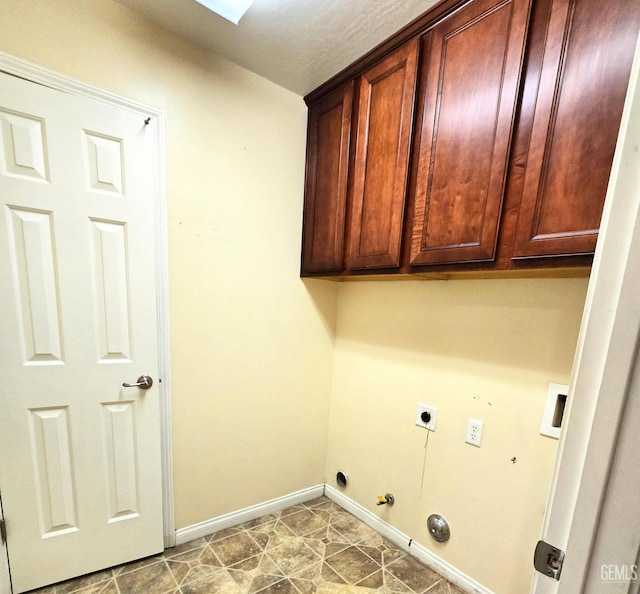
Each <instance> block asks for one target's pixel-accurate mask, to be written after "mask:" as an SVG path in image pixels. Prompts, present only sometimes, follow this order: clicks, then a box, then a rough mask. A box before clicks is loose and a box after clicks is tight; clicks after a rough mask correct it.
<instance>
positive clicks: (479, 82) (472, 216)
mask: <svg viewBox="0 0 640 594" xmlns="http://www.w3.org/2000/svg"><path fill="white" fill-rule="evenodd" d="M529 6H530V2H529V0H506V1H505V0H500V1H498V2H496V0H477V1H476V2H472V3H469V4H468V5H466V6H465V7H464V8H462V9H461V10H460V11H458V12H456V13H455V14H454V15H452V16H451V17H450V18H448V19H445V20H444V21H443V22H442V23H440V24H439V25H437V26H436V27H435V28H434V29H433V30H432V31H430V32H429V33H427V34H426V35H425V37H424V40H423V53H424V54H425V56H426V57H425V60H424V62H423V69H422V75H421V85H422V98H421V99H422V113H421V120H420V138H419V143H418V144H417V146H418V149H417V158H418V171H417V180H416V189H415V200H414V213H413V231H412V245H411V264H412V265H421V264H440V263H446V262H474V261H483V260H491V259H493V258H494V255H495V246H496V240H497V234H498V225H499V221H500V215H501V208H502V198H503V193H504V186H505V178H506V168H507V159H508V154H509V147H510V143H511V134H512V129H513V119H514V114H515V108H516V100H517V91H518V82H519V76H520V69H521V64H522V57H523V52H524V42H525V34H526V28H527V23H528V17H529Z"/></svg>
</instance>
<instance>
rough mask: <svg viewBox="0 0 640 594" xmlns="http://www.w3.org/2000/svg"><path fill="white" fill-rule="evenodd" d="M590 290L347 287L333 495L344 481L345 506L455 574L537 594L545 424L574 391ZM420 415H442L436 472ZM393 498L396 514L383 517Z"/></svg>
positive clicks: (433, 444) (508, 285)
mask: <svg viewBox="0 0 640 594" xmlns="http://www.w3.org/2000/svg"><path fill="white" fill-rule="evenodd" d="M586 287H587V279H546V280H524V279H522V280H472V281H448V282H442V281H432V282H406V283H367V284H365V283H358V284H350V285H344V286H341V287H340V294H339V299H338V325H337V331H336V346H335V359H334V377H333V396H332V404H331V421H330V430H329V453H328V461H327V479H328V480H327V482H328V483H329V484H333V485H334V486H335V473H336V471H337V470H339V469H341V470H343V471H344V472H346V473H347V475H348V476H349V484H348V486H347V488H346V489H345V491H344V493H345V495H347V496H348V497H350V498H352V499H354V500H356V501H357V502H358V503H360V504H361V505H363V506H365V507H366V508H368V509H369V510H371V511H373V512H374V513H376V514H378V515H379V516H380V517H381V518H382V519H384V520H385V521H387V522H390V523H391V524H392V525H393V526H395V527H396V528H398V529H399V530H401V531H402V532H404V533H405V534H407V535H408V536H409V537H411V538H413V539H414V540H415V541H417V542H419V543H420V544H422V545H424V546H426V547H427V548H428V549H430V550H431V551H432V552H434V553H435V554H436V555H438V556H440V557H441V558H443V559H444V560H445V561H447V562H449V563H450V564H451V565H453V566H454V567H457V568H458V569H459V570H461V571H463V572H464V573H466V574H467V575H469V576H471V577H472V578H474V579H475V580H477V581H478V582H480V583H481V584H483V585H485V586H487V587H489V588H491V589H492V590H494V591H495V592H497V593H499V594H515V593H520V592H528V587H529V581H530V579H531V573H532V568H531V559H532V554H533V548H534V547H535V543H536V542H537V540H538V536H539V533H540V529H541V526H542V516H543V513H544V508H545V504H546V500H547V496H548V492H549V485H550V480H551V473H552V470H553V465H554V461H555V453H556V447H557V443H558V442H557V441H556V440H554V439H552V438H549V437H544V436H541V435H540V434H539V428H540V421H541V419H542V412H543V409H544V402H545V397H546V392H547V387H548V383H549V382H557V383H567V382H568V379H569V375H570V370H571V365H572V361H573V354H574V351H575V345H576V342H577V336H578V330H579V326H580V319H581V313H582V308H583V304H584V299H585V295H586ZM418 403H424V404H429V405H432V406H436V407H438V421H437V428H436V431H435V433H432V434H430V435H429V440H428V443H427V447H426V459H425V442H426V437H427V431H426V430H424V429H421V428H418V427H416V426H415V424H414V420H415V415H416V410H417V405H418ZM469 417H473V418H476V419H479V420H482V421H484V434H483V439H482V446H481V447H480V448H476V447H474V446H471V445H467V444H465V443H464V438H465V431H466V425H467V419H468V418H469ZM512 458H516V462H515V463H512V462H511V459H512ZM425 461H426V464H425ZM423 466H424V484H422V482H423V481H422V473H423ZM387 492H391V493H393V495H394V496H395V498H396V503H395V505H394V506H393V507H387V506H384V507H377V506H376V498H377V496H378V495H384V494H385V493H387ZM432 513H439V514H441V515H443V516H444V517H445V518H446V519H447V520H448V521H449V523H450V525H451V531H452V536H451V540H450V541H449V542H448V543H445V544H438V543H436V542H435V541H433V540H432V539H431V538H430V536H429V535H428V532H427V529H426V519H427V517H428V516H429V515H430V514H432Z"/></svg>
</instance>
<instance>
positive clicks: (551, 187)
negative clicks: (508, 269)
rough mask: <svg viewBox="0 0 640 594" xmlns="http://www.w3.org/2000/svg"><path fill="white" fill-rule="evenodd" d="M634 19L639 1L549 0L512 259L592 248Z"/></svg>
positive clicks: (615, 133)
mask: <svg viewBox="0 0 640 594" xmlns="http://www.w3.org/2000/svg"><path fill="white" fill-rule="evenodd" d="M639 20H640V3H639V2H638V0H610V1H607V2H599V1H596V0H554V1H553V3H552V6H551V12H550V17H549V21H548V27H547V42H546V46H545V52H544V58H543V61H542V69H541V74H540V80H539V88H538V93H537V101H536V106H535V114H534V119H533V129H532V133H531V141H530V147H529V155H528V159H527V166H526V172H525V177H524V186H523V194H522V200H521V206H520V213H519V217H518V224H517V228H516V239H515V245H514V252H513V256H514V257H515V258H522V257H535V256H554V255H566V254H588V253H592V252H593V251H594V249H595V244H596V239H597V236H598V228H599V226H600V217H601V215H602V208H603V205H604V197H605V194H606V190H607V184H608V180H609V172H610V169H611V163H612V161H613V153H614V150H615V145H616V140H617V136H618V128H619V126H620V118H621V116H622V108H623V104H624V98H625V94H626V90H627V85H628V81H629V74H630V71H631V61H632V58H633V51H634V48H635V43H636V39H637V37H638V27H639ZM536 82H537V81H536Z"/></svg>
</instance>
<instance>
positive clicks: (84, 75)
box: [0, 0, 336, 527]
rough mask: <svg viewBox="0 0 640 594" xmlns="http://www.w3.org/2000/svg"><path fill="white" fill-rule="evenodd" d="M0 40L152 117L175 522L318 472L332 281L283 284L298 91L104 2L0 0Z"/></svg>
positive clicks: (292, 204) (294, 267)
mask: <svg viewBox="0 0 640 594" xmlns="http://www.w3.org/2000/svg"><path fill="white" fill-rule="evenodd" d="M0 50H2V51H5V52H8V53H11V54H13V55H15V56H18V57H20V58H23V59H27V60H30V61H32V62H35V63H37V64H39V65H42V66H45V67H47V68H50V69H52V70H55V71H57V72H60V73H62V74H65V75H68V76H71V77H74V78H77V79H79V80H81V81H83V82H86V83H89V84H92V85H94V86H97V87H100V88H103V89H106V90H108V91H112V92H114V93H117V94H120V95H123V96H125V97H129V98H131V99H134V100H137V101H141V102H143V103H147V104H150V105H153V106H155V107H158V108H160V109H162V110H164V112H165V114H166V122H167V193H168V200H167V201H168V219H169V274H170V316H171V356H172V360H171V363H172V374H173V378H172V379H173V384H172V389H173V422H174V433H173V443H174V462H175V495H176V522H177V527H184V526H187V525H190V524H193V523H195V522H199V521H202V520H207V519H210V518H213V517H216V516H218V515H220V514H223V513H227V512H230V511H235V510H237V509H240V508H242V507H245V506H248V505H252V504H256V503H260V502H262V501H266V500H268V499H271V498H274V497H278V496H281V495H284V494H288V493H291V492H293V491H296V490H298V489H301V488H305V487H309V486H311V485H315V484H318V483H321V482H323V480H324V469H325V457H326V438H327V422H328V410H329V391H330V381H331V358H332V340H333V326H334V323H335V292H336V287H335V286H334V285H332V284H326V283H321V282H314V281H306V282H304V283H303V282H302V281H301V280H300V279H299V278H298V271H299V253H300V236H301V219H302V194H303V176H304V150H305V130H306V108H305V106H304V102H303V101H302V99H301V98H300V97H298V96H296V95H294V94H292V93H290V92H288V91H286V90H284V89H282V88H280V87H278V86H276V85H274V84H272V83H270V82H268V81H266V80H264V79H262V78H260V77H258V76H256V75H254V74H251V73H249V72H247V71H246V70H243V69H242V68H239V67H237V66H235V65H232V64H230V63H229V62H226V61H224V60H222V59H220V58H218V57H216V56H214V55H212V54H210V53H207V52H205V51H203V50H200V49H198V48H196V47H194V46H191V45H189V44H187V43H185V42H183V41H181V40H180V39H178V38H176V37H174V36H172V35H169V34H168V33H165V32H164V31H163V30H161V29H159V28H158V27H156V26H154V25H152V24H150V23H148V22H146V21H145V20H143V19H141V18H139V17H137V16H136V15H135V14H134V13H133V12H131V11H130V10H128V9H126V8H124V7H122V6H120V5H119V4H116V3H114V2H111V1H109V0H55V2H51V1H50V0H29V1H28V2H25V1H23V0H3V2H2V18H0ZM291 444H295V447H291Z"/></svg>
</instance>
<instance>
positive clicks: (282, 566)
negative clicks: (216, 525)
mask: <svg viewBox="0 0 640 594" xmlns="http://www.w3.org/2000/svg"><path fill="white" fill-rule="evenodd" d="M35 592H37V593H38V594H71V593H74V594H147V593H149V594H164V593H167V594H367V593H375V592H378V593H381V594H425V593H428V594H461V591H460V590H459V589H457V588H456V587H454V586H453V585H451V584H449V583H448V582H447V581H446V580H445V579H443V578H442V577H441V576H440V575H438V574H437V573H435V572H433V571H431V570H430V569H428V568H427V567H425V566H424V565H422V564H420V563H419V562H418V561H417V560H416V559H415V558H413V557H412V556H410V555H407V554H405V553H404V552H403V551H401V550H399V549H398V548H397V547H395V546H394V545H393V544H391V543H390V542H389V541H387V540H386V539H384V538H382V537H381V536H380V535H379V534H377V533H376V532H374V531H373V530H371V528H369V527H368V526H366V525H365V524H363V523H362V522H360V521H359V520H357V519H356V518H355V517H354V516H352V515H351V514H349V513H348V512H346V511H345V510H343V509H342V508H341V507H339V506H338V505H336V504H335V503H333V502H332V501H330V500H329V499H327V498H325V497H320V498H318V499H314V500H313V501H310V502H307V503H304V504H301V505H295V506H293V507H290V508H288V509H285V510H283V511H281V512H277V513H274V514H269V515H267V516H264V517H262V518H259V519H257V520H252V521H250V522H246V523H245V524H241V525H240V526H236V527H234V528H229V529H227V530H223V531H221V532H217V533H215V534H212V535H211V536H207V537H205V538H200V539H197V540H194V541H192V542H188V543H186V544H183V545H180V546H178V547H175V548H174V549H167V550H165V552H164V553H163V554H161V555H157V556H155V557H150V558H148V559H143V560H142V561H137V562H134V563H130V564H128V565H122V566H119V567H115V568H113V569H108V570H105V571H100V572H98V573H94V574H91V575H88V576H85V577H81V578H78V579H76V580H71V581H68V582H63V583H60V584H57V585H55V586H49V587H47V588H42V589H40V590H35V591H34V594H35Z"/></svg>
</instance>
